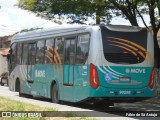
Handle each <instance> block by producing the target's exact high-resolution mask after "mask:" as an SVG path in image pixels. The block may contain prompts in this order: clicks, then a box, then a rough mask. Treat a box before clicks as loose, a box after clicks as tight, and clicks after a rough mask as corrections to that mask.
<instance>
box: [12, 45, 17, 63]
mask: <svg viewBox="0 0 160 120" xmlns="http://www.w3.org/2000/svg"><path fill="white" fill-rule="evenodd" d="M11 50H12V54H11V63H14V64H16V58H17V57H16V56H17V55H16V52H17V45H16V43H14V44H13V45H12V47H11Z"/></svg>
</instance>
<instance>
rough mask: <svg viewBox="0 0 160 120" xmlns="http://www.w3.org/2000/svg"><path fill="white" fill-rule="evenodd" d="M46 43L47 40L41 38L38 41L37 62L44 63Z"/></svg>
mask: <svg viewBox="0 0 160 120" xmlns="http://www.w3.org/2000/svg"><path fill="white" fill-rule="evenodd" d="M44 45H45V41H44V40H43V41H42V40H41V41H38V42H37V54H36V63H37V64H43V63H44Z"/></svg>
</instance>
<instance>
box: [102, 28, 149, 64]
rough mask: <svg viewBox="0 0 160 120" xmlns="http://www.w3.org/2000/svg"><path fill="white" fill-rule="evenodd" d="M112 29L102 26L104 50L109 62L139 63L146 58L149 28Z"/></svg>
mask: <svg viewBox="0 0 160 120" xmlns="http://www.w3.org/2000/svg"><path fill="white" fill-rule="evenodd" d="M129 30H130V29H128V31H127V30H125V31H124V30H121V29H120V28H119V30H111V29H108V28H107V27H105V26H101V33H102V41H103V51H104V56H105V59H106V60H107V61H108V62H112V63H116V64H137V63H142V62H143V61H144V60H145V59H146V51H147V30H146V29H140V30H137V31H132V30H131V31H129Z"/></svg>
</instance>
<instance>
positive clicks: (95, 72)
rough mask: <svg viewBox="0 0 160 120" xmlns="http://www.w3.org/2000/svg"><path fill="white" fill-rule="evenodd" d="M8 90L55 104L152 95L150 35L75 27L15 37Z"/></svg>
mask: <svg viewBox="0 0 160 120" xmlns="http://www.w3.org/2000/svg"><path fill="white" fill-rule="evenodd" d="M10 49H11V50H10V53H11V55H10V64H9V73H10V75H9V89H10V90H11V91H18V92H19V95H20V96H24V95H31V96H33V97H44V98H50V99H52V101H53V102H54V103H59V102H60V101H68V102H88V101H89V102H93V103H113V102H114V101H121V100H122V101H128V100H129V101H132V100H133V101H134V100H142V99H147V98H151V97H153V96H154V68H153V67H154V43H153V37H152V33H151V32H150V31H148V30H147V29H145V28H140V27H135V26H121V25H108V26H103V25H100V26H71V27H57V28H51V29H39V30H34V31H29V32H24V33H18V34H16V35H15V36H14V37H13V39H12V41H11V47H10Z"/></svg>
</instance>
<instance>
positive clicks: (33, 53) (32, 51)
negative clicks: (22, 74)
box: [28, 43, 36, 65]
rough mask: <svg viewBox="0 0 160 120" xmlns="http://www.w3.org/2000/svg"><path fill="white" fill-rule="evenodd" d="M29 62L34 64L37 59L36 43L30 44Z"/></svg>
mask: <svg viewBox="0 0 160 120" xmlns="http://www.w3.org/2000/svg"><path fill="white" fill-rule="evenodd" d="M28 51H29V53H28V64H29V65H34V64H35V59H36V43H30V44H28Z"/></svg>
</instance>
